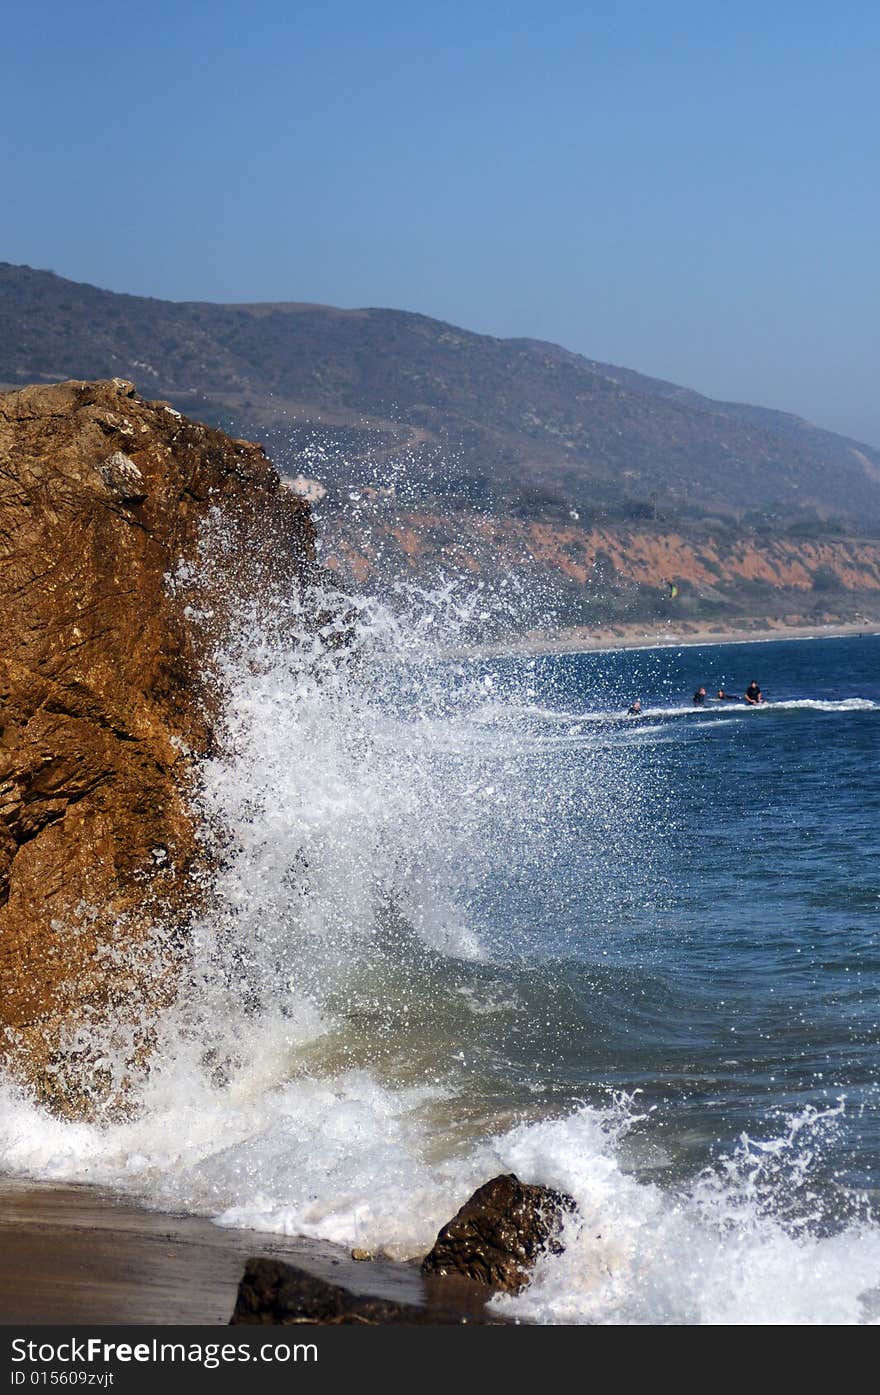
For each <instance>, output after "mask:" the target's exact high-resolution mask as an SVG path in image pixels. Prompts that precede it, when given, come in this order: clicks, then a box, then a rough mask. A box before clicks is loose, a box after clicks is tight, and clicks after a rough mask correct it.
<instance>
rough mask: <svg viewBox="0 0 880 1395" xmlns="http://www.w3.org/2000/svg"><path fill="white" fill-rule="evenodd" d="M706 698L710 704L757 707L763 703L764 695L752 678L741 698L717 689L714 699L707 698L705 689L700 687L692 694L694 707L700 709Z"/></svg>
mask: <svg viewBox="0 0 880 1395" xmlns="http://www.w3.org/2000/svg"><path fill="white" fill-rule="evenodd" d="M707 698H708V700H709V701H710V702H747V703H748V704H749V706H750V707H758V706H760V704H761V703H762V702H763V701H764V694H763V693H762V692H761V689H760V688H759V687H758V684H757V683H756V682H755V680H754V678H753V679H752V681H751V683H750V684H749V686H748V687H747V688H746V690H745V692H744V693H743V694H742V696H740V694H739V693H726V692H725V691H724V689H723V688H719V689H718V692H717V693H716V694H715V696H714V698H709V695H708V693H707V692H706V689H705V688H703V687H700V688H698V689H697V691H696V692H695V693H694V707H702V706H703V704H704V703H705V702H706V700H707Z"/></svg>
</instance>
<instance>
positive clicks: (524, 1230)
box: [422, 1172, 577, 1293]
mask: <svg viewBox="0 0 880 1395" xmlns="http://www.w3.org/2000/svg"><path fill="white" fill-rule="evenodd" d="M576 1210H577V1205H576V1202H575V1201H574V1198H573V1197H570V1196H567V1195H566V1194H565V1193H564V1192H557V1191H553V1190H552V1189H551V1188H549V1187H539V1186H535V1185H532V1184H530V1183H527V1182H520V1181H519V1179H518V1178H517V1177H516V1176H514V1174H513V1173H512V1172H511V1173H507V1174H505V1175H503V1176H500V1177H493V1178H492V1180H491V1182H486V1183H485V1185H484V1186H482V1187H480V1188H478V1190H477V1191H475V1192H474V1194H473V1196H472V1197H471V1198H470V1200H469V1201H466V1202H465V1204H464V1206H462V1208H461V1210H460V1211H459V1212H458V1214H457V1215H456V1216H454V1217H453V1219H452V1220H451V1221H450V1222H449V1224H448V1225H445V1226H444V1227H443V1229H442V1230H441V1231H440V1234H439V1235H438V1236H437V1239H436V1241H435V1244H434V1248H433V1249H432V1250H431V1252H430V1254H428V1255H426V1256H425V1259H424V1260H423V1261H422V1272H423V1273H425V1274H441V1275H442V1274H466V1275H467V1276H468V1277H469V1278H471V1279H476V1280H477V1281H478V1282H479V1283H482V1284H488V1285H489V1286H491V1287H492V1288H496V1289H503V1290H505V1291H506V1292H508V1293H517V1292H519V1290H520V1289H521V1288H523V1287H524V1286H525V1284H527V1283H528V1281H529V1277H530V1275H531V1271H532V1268H533V1267H534V1264H535V1261H536V1260H537V1259H538V1257H539V1256H540V1255H541V1254H543V1253H544V1251H545V1250H549V1251H550V1253H551V1254H560V1253H561V1252H562V1249H563V1245H562V1242H561V1240H560V1234H561V1230H562V1222H563V1219H564V1217H565V1216H566V1215H570V1214H571V1213H572V1212H574V1211H576Z"/></svg>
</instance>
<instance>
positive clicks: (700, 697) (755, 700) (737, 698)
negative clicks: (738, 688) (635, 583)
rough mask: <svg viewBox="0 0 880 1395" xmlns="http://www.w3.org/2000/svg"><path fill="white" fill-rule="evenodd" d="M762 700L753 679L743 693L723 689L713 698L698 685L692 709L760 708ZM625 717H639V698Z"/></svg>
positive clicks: (759, 690) (762, 695)
mask: <svg viewBox="0 0 880 1395" xmlns="http://www.w3.org/2000/svg"><path fill="white" fill-rule="evenodd" d="M764 700H765V699H764V694H763V693H762V692H761V689H760V688H759V687H758V684H757V683H756V681H755V679H754V678H753V679H752V681H751V683H750V684H749V686H748V687H747V688H746V690H745V692H744V693H742V694H740V693H726V692H725V691H724V689H723V688H719V689H718V692H717V693H715V695H714V697H711V698H710V697H709V694H708V693H707V692H706V689H705V688H704V687H703V686H702V685H700V687H699V688H698V689H697V691H696V692H695V693H694V707H703V706H705V704H706V703H707V702H745V703H747V704H748V706H749V707H760V705H761V703H762V702H764ZM626 715H627V716H628V717H641V715H642V700H641V698H636V700H635V702H633V703H631V704H630V706H629V707H628V708H627V713H626Z"/></svg>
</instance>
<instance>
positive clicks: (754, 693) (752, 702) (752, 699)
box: [743, 678, 764, 707]
mask: <svg viewBox="0 0 880 1395" xmlns="http://www.w3.org/2000/svg"><path fill="white" fill-rule="evenodd" d="M743 696H744V697H745V700H746V702H747V703H748V704H749V706H750V707H757V706H758V705H759V703H762V702H763V701H764V694H763V693H762V692H761V689H760V688H759V687H758V685H757V683H756V682H755V680H754V678H753V679H752V681H751V683H750V684H749V686H748V687H747V688H746V690H745V693H744V694H743Z"/></svg>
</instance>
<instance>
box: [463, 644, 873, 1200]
mask: <svg viewBox="0 0 880 1395" xmlns="http://www.w3.org/2000/svg"><path fill="white" fill-rule="evenodd" d="M486 671H487V672H490V673H491V674H492V675H493V676H494V681H495V682H496V683H497V684H498V686H499V689H501V690H504V691H506V692H508V693H510V692H513V691H516V692H517V693H518V694H520V695H522V693H523V692H524V691H526V690H527V691H528V694H529V700H528V703H526V704H524V705H523V708H522V714H521V722H522V726H523V728H524V729H527V730H528V732H529V734H530V738H531V740H532V743H533V750H532V756H531V765H530V778H531V779H532V780H533V782H534V787H535V788H538V786H539V785H540V784H541V782H543V785H544V786H545V787H547V788H553V789H554V791H555V794H554V798H553V799H552V800H551V801H550V802H549V804H548V806H547V807H548V808H549V810H550V816H551V817H552V819H553V820H554V821H555V828H554V830H553V836H552V837H551V838H550V840H549V841H548V840H544V841H541V842H540V843H539V844H537V845H536V847H535V849H534V854H535V855H534V856H530V855H529V848H528V845H527V841H526V844H525V845H519V846H517V848H516V855H515V857H512V858H511V864H510V866H509V867H508V868H507V869H506V873H505V875H504V876H503V878H498V879H496V880H495V881H494V882H493V884H492V886H491V887H489V888H485V887H484V888H483V889H482V891H481V892H480V895H479V897H478V898H476V899H477V901H479V908H480V911H481V913H482V916H483V920H484V923H485V924H489V925H493V926H494V927H495V930H494V938H495V944H496V947H497V948H498V950H499V952H500V953H506V955H507V957H508V962H509V964H510V966H511V969H513V967H514V965H515V964H516V963H517V962H518V963H519V964H520V965H521V972H522V973H523V974H524V975H525V977H526V978H527V979H528V977H529V973H530V972H531V973H532V974H534V973H535V971H536V970H537V971H538V978H537V979H532V980H531V982H532V984H533V988H534V992H535V994H536V998H535V1004H534V1010H535V1014H536V1016H540V1021H541V1031H540V1032H536V1033H535V1034H534V1035H533V1037H531V1038H530V1037H529V1034H528V1031H527V1030H526V1029H524V1026H523V1015H522V1014H520V1015H519V1018H518V1024H517V1027H516V1031H515V1032H513V1033H512V1037H511V1040H508V1041H505V1042H504V1044H503V1049H504V1050H505V1051H506V1052H507V1060H508V1062H509V1063H510V1064H514V1061H513V1057H514V1056H516V1055H517V1054H518V1056H519V1058H520V1062H521V1066H522V1071H523V1073H524V1075H525V1074H526V1073H527V1072H529V1071H530V1072H531V1078H532V1080H534V1077H535V1071H536V1069H537V1071H538V1074H539V1075H540V1074H541V1068H542V1067H543V1071H544V1074H543V1077H542V1078H543V1079H544V1081H545V1087H546V1089H548V1090H549V1091H551V1092H558V1093H559V1095H560V1097H565V1096H569V1097H570V1098H576V1097H580V1098H587V1099H589V1098H592V1097H594V1096H596V1095H601V1093H602V1092H603V1091H607V1089H608V1087H609V1086H616V1087H619V1088H621V1089H624V1090H626V1091H634V1090H635V1091H640V1092H641V1094H640V1095H639V1096H638V1099H639V1105H640V1107H643V1108H645V1109H647V1110H649V1111H651V1118H650V1120H649V1122H648V1123H647V1124H646V1125H645V1128H644V1130H643V1131H642V1134H643V1142H645V1144H646V1152H645V1157H646V1158H647V1159H648V1160H650V1158H651V1157H652V1156H654V1157H655V1163H656V1156H655V1155H654V1154H652V1152H651V1147H648V1146H647V1144H651V1145H652V1146H655V1145H656V1147H659V1154H658V1155H657V1156H660V1157H661V1158H662V1159H665V1165H666V1166H668V1168H669V1170H670V1173H671V1174H672V1175H674V1176H682V1175H685V1174H687V1173H689V1172H692V1171H696V1170H697V1169H699V1168H700V1167H702V1166H704V1165H706V1164H707V1162H708V1161H710V1160H711V1159H712V1158H713V1157H716V1156H718V1155H720V1154H723V1153H725V1152H729V1150H730V1149H731V1147H733V1146H735V1143H736V1141H737V1139H738V1138H739V1136H740V1135H741V1134H742V1133H743V1132H745V1133H748V1134H749V1135H750V1136H752V1137H758V1138H760V1137H772V1136H775V1135H778V1133H779V1131H780V1128H782V1127H783V1124H784V1120H785V1119H786V1118H787V1117H788V1118H790V1117H794V1116H797V1115H800V1114H802V1113H803V1111H804V1110H805V1109H808V1108H809V1107H811V1106H812V1107H814V1108H818V1109H824V1108H828V1107H831V1106H834V1105H835V1104H836V1102H838V1101H839V1100H844V1101H845V1113H844V1116H843V1119H842V1122H841V1123H840V1124H839V1126H836V1129H835V1135H834V1139H833V1141H831V1142H829V1143H828V1144H827V1146H826V1150H825V1155H824V1156H823V1158H822V1159H821V1160H820V1162H819V1164H818V1172H819V1173H820V1174H821V1176H822V1177H823V1179H824V1182H825V1183H826V1184H827V1186H828V1187H831V1188H836V1189H837V1191H838V1193H839V1195H840V1196H845V1195H847V1194H848V1189H850V1188H860V1189H861V1188H867V1189H872V1188H874V1187H877V1186H878V1185H880V1098H878V1083H880V991H878V990H880V840H878V832H880V781H878V761H877V757H878V750H880V638H878V637H875V636H870V637H865V638H853V639H840V640H811V641H804V642H779V643H764V644H738V645H725V646H716V647H705V648H702V647H701V648H685V649H682V650H678V651H676V650H668V649H665V650H651V651H620V652H614V653H593V654H581V655H564V656H554V657H544V658H540V659H536V660H530V661H528V662H527V663H526V662H524V661H522V660H509V661H503V662H500V663H493V664H492V665H487V666H486ZM753 678H754V679H757V681H758V683H759V684H760V686H761V688H762V690H763V692H764V695H765V697H766V699H767V704H766V706H764V707H762V708H760V709H751V708H747V707H746V706H745V704H734V703H723V704H721V703H714V704H711V703H710V704H708V705H707V706H706V707H705V708H704V709H699V708H697V709H695V708H694V707H693V705H692V702H691V698H692V694H693V693H694V691H695V690H696V688H698V687H699V686H700V685H703V686H705V687H706V688H707V689H708V691H709V692H710V693H713V692H715V691H716V690H717V689H718V688H719V687H722V686H723V687H724V688H725V689H727V690H728V691H734V692H739V693H742V692H743V691H744V689H745V687H746V685H747V684H748V683H749V681H750V680H751V679H753ZM636 697H639V698H640V699H641V701H642V705H643V709H644V710H645V712H646V713H647V715H646V716H645V717H644V718H643V719H641V720H628V719H626V718H625V717H624V715H623V714H624V713H625V710H626V708H627V706H628V705H629V703H630V702H631V701H632V700H633V699H634V698H636ZM519 779H520V781H521V780H522V768H521V765H520V769H519ZM511 797H514V796H513V794H512V792H511ZM516 797H517V798H519V799H522V795H521V794H520V795H518V796H516ZM538 982H540V984H541V989H540V991H539V990H538V988H537V987H536V986H534V985H535V984H537V983H538ZM551 1000H552V1006H551V1008H550V1009H549V1010H546V1004H547V1003H548V1002H550V1001H551ZM591 1092H592V1093H591ZM843 1204H844V1203H843V1202H841V1205H843Z"/></svg>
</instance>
